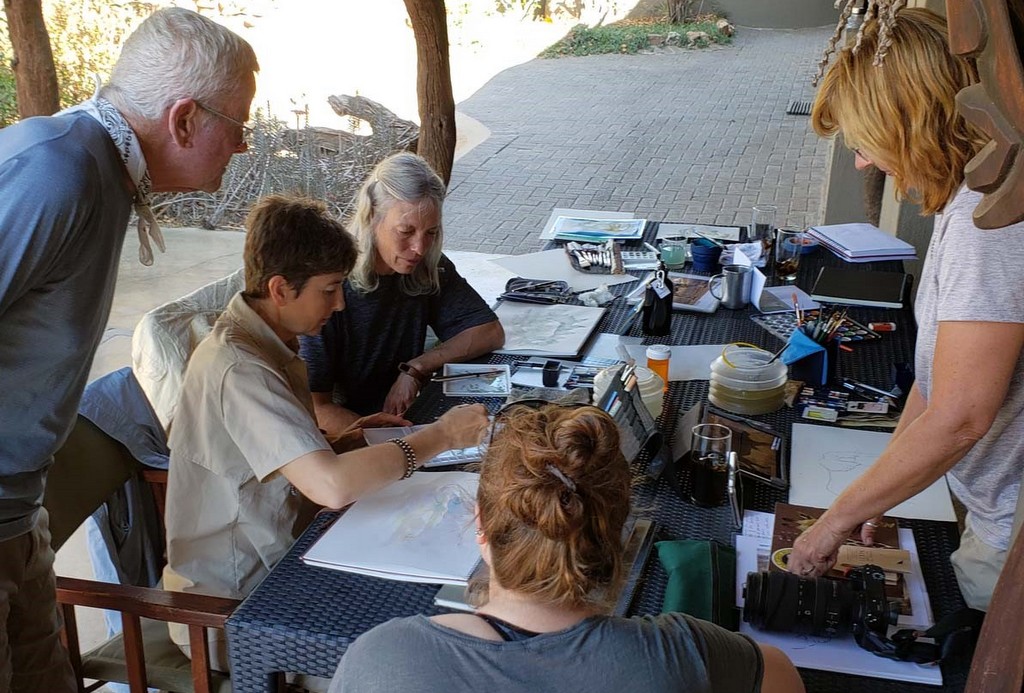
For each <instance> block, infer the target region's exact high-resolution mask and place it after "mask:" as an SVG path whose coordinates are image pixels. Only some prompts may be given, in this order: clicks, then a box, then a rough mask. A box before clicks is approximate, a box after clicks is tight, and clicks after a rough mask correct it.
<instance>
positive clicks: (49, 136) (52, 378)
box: [0, 113, 133, 541]
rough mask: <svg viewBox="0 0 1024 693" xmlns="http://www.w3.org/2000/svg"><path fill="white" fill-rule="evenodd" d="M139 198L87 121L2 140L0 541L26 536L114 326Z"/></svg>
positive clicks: (40, 123) (46, 122) (58, 121)
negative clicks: (124, 248)
mask: <svg viewBox="0 0 1024 693" xmlns="http://www.w3.org/2000/svg"><path fill="white" fill-rule="evenodd" d="M132 195H133V190H132V186H131V181H130V180H129V178H128V171H127V170H126V169H125V166H124V164H123V163H122V161H121V157H120V155H119V154H118V151H117V147H116V146H115V145H114V142H113V140H112V139H111V138H110V135H109V134H107V131H106V130H105V129H104V127H103V126H102V125H101V124H100V123H99V122H97V121H96V120H95V119H94V118H92V117H91V116H89V115H88V114H86V113H75V114H70V115H63V116H57V117H46V118H28V119H26V120H23V121H21V122H20V123H16V124H14V125H11V126H9V127H7V128H4V129H3V131H0V541H4V540H6V539H11V538H13V537H16V536H19V535H21V534H24V533H26V532H28V531H29V530H30V529H31V528H32V526H33V525H34V524H35V518H36V515H37V514H38V509H39V506H40V504H41V503H42V500H43V487H44V483H45V479H46V471H47V469H48V468H49V466H50V464H51V463H52V461H53V457H52V456H53V453H54V452H55V451H56V450H57V449H58V448H59V447H60V446H61V445H62V444H63V442H64V440H65V439H66V438H67V435H68V432H69V431H70V430H71V426H72V425H73V424H74V422H75V415H76V412H77V411H78V402H79V400H80V399H81V397H82V390H83V389H85V383H86V381H87V380H88V376H89V366H90V364H91V363H92V357H93V354H94V353H95V352H96V348H97V347H98V346H99V343H100V338H101V337H102V335H103V329H104V327H105V326H106V324H107V316H108V314H109V313H110V304H111V302H112V301H113V296H114V282H115V280H116V278H117V263H118V260H119V258H120V255H121V245H122V243H123V242H124V234H125V231H126V229H127V225H128V216H129V214H130V213H131V206H132Z"/></svg>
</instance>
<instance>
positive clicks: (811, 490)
mask: <svg viewBox="0 0 1024 693" xmlns="http://www.w3.org/2000/svg"><path fill="white" fill-rule="evenodd" d="M891 437H892V434H890V433H878V432H875V431H857V430H850V429H847V428H840V427H838V426H815V425H812V424H793V437H792V438H791V441H792V443H791V444H792V451H791V453H790V474H789V477H790V486H789V502H790V503H793V504H794V505H809V506H811V507H812V508H828V507H829V506H831V505H832V502H833V501H834V500H835V499H836V497H838V496H839V494H840V493H842V492H843V490H844V489H846V487H847V486H849V485H850V483H852V482H853V480H854V479H856V478H857V477H859V476H860V475H861V474H863V473H864V471H865V470H867V468H868V467H869V466H871V463H873V462H874V461H875V460H876V459H878V456H879V455H881V454H882V450H884V449H885V446H886V445H888V444H889V439H890V438H891ZM886 515H892V516H893V517H904V518H908V519H915V520H936V521H940V522H956V514H955V513H954V512H953V502H952V500H951V499H950V497H949V487H948V486H947V485H946V479H945V477H943V478H941V479H939V480H938V481H936V482H935V483H934V484H932V485H931V486H929V487H928V488H926V489H925V490H923V491H921V492H920V493H918V494H917V495H916V496H914V497H913V498H909V499H907V500H905V501H903V502H902V503H900V504H899V505H897V506H896V507H895V508H893V509H892V510H889V511H888V512H886Z"/></svg>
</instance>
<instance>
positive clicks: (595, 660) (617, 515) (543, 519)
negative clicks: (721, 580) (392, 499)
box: [330, 405, 804, 693]
mask: <svg viewBox="0 0 1024 693" xmlns="http://www.w3.org/2000/svg"><path fill="white" fill-rule="evenodd" d="M500 424H501V425H500V426H499V430H498V431H497V433H496V435H495V439H494V440H493V441H492V443H491V444H490V446H489V448H488V451H487V455H486V457H485V459H484V462H483V464H482V465H481V471H480V487H479V491H478V493H477V542H478V544H479V545H480V553H481V556H482V557H483V560H484V562H485V563H486V564H487V566H488V567H489V573H490V577H489V581H488V585H487V594H486V596H485V597H484V599H485V601H484V602H483V604H481V605H480V606H479V608H478V609H477V611H476V613H475V614H444V615H439V616H432V617H429V618H428V617H426V616H423V615H419V616H413V617H409V618H399V619H394V620H392V621H389V622H387V623H384V624H382V625H380V626H377V627H376V628H373V629H372V630H370V631H368V632H367V633H365V634H363V635H362V636H361V637H359V638H358V639H357V640H356V641H355V642H354V643H353V644H352V646H351V647H350V648H349V649H348V652H346V654H345V656H344V658H343V659H342V660H341V664H340V665H339V666H338V671H337V673H336V674H335V676H334V680H333V681H332V683H331V688H330V690H331V693H347V692H349V691H360V692H361V693H366V692H369V693H373V692H374V691H388V693H392V692H394V693H412V692H418V691H424V692H426V691H453V692H458V691H467V692H468V691H507V690H524V691H587V692H588V693H599V692H601V691H609V692H614V693H623V692H624V691H645V692H652V693H657V692H659V691H666V692H668V691H672V692H673V693H676V692H679V691H693V692H697V691H700V692H702V693H707V692H714V691H729V692H730V693H744V692H747V691H761V692H763V693H774V692H776V691H786V692H787V693H800V692H801V691H803V690H804V687H803V683H802V682H801V681H800V677H799V675H798V674H797V672H796V669H795V668H794V667H793V665H792V664H791V663H790V661H789V660H788V659H787V658H786V656H785V655H784V654H782V652H780V651H779V650H777V649H775V648H773V647H768V646H759V645H757V644H756V643H754V642H753V641H752V640H750V639H748V638H747V637H746V636H743V635H739V634H736V633H730V632H729V631H726V630H724V629H722V628H719V627H718V626H715V625H713V624H711V623H707V622H704V621H700V620H698V619H695V618H691V617H689V616H686V615H683V614H662V615H660V616H644V617H636V618H621V617H616V616H608V615H606V614H607V613H608V611H609V607H610V606H611V604H613V603H614V601H615V597H616V594H617V592H618V590H619V588H620V586H621V584H622V579H623V573H624V571H625V566H624V565H623V558H622V553H623V545H622V528H623V525H624V523H625V521H626V516H627V515H628V514H629V505H630V473H629V467H628V465H627V463H626V460H625V459H624V458H623V456H622V453H621V452H620V451H619V434H618V429H617V428H616V426H615V422H614V421H612V419H611V417H609V416H608V415H607V414H606V413H605V412H603V411H601V410H600V409H597V408H595V407H589V406H588V407H579V408H566V407H561V406H558V405H544V406H542V407H541V408H539V409H534V408H531V407H527V406H514V407H512V408H511V409H510V410H509V411H508V412H507V413H506V414H505V415H503V416H502V417H501V419H500Z"/></svg>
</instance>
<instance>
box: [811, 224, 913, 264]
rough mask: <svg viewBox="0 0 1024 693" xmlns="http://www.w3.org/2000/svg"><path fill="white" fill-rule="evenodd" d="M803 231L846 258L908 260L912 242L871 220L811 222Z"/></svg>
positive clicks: (848, 259) (855, 259)
mask: <svg viewBox="0 0 1024 693" xmlns="http://www.w3.org/2000/svg"><path fill="white" fill-rule="evenodd" d="M807 233H808V234H809V235H810V236H811V237H812V238H814V239H815V240H817V241H819V242H821V244H822V245H824V246H825V247H826V248H828V249H829V250H831V251H832V252H833V253H835V254H836V255H838V256H839V257H841V258H843V259H844V260H846V261H848V262H870V261H873V260H912V259H914V258H915V257H917V253H916V251H915V250H914V246H912V245H910V244H909V243H907V242H906V241H903V240H901V239H899V238H896V236H894V235H892V234H890V233H886V232H885V231H882V230H881V229H880V228H878V227H877V226H875V225H873V224H831V225H829V226H812V227H811V228H810V229H808V230H807Z"/></svg>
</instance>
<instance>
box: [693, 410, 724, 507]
mask: <svg viewBox="0 0 1024 693" xmlns="http://www.w3.org/2000/svg"><path fill="white" fill-rule="evenodd" d="M731 451H732V431H731V430H730V429H729V428H728V427H727V426H723V425H721V424H698V425H697V426H694V427H693V429H692V431H691V434H690V459H689V464H690V478H691V481H692V484H691V489H690V501H691V502H692V503H693V504H694V505H699V506H701V507H703V508H714V507H717V506H719V505H722V504H724V503H725V500H726V485H727V482H728V479H729V453H730V452H731Z"/></svg>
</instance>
